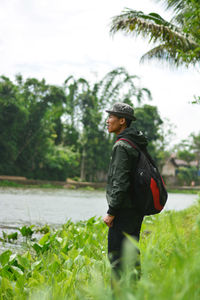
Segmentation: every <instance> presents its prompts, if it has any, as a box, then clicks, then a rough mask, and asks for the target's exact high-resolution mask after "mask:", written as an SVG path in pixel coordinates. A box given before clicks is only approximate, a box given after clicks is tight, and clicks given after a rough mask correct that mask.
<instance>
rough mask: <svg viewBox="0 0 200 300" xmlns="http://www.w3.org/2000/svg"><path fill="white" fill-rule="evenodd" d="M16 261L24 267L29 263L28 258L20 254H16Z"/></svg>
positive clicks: (27, 266) (26, 267)
mask: <svg viewBox="0 0 200 300" xmlns="http://www.w3.org/2000/svg"><path fill="white" fill-rule="evenodd" d="M17 262H18V264H19V265H21V266H22V267H23V268H24V269H29V268H30V266H31V264H30V261H29V260H28V258H26V257H22V256H21V255H17Z"/></svg>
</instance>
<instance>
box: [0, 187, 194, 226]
mask: <svg viewBox="0 0 200 300" xmlns="http://www.w3.org/2000/svg"><path fill="white" fill-rule="evenodd" d="M197 198H198V196H197V195H194V194H169V199H168V202H167V205H166V208H165V209H166V210H172V209H173V210H181V209H184V208H187V207H188V206H190V205H192V204H193V203H194V202H195V201H196V199H197ZM106 211H107V203H106V197H105V192H104V191H82V190H67V189H62V190H58V189H56V190H55V189H19V188H16V189H15V188H0V227H1V228H2V227H13V228H14V227H17V226H20V225H22V224H41V225H42V224H50V225H56V224H57V225H59V224H63V223H65V222H66V221H67V220H69V219H71V220H72V221H78V220H86V219H88V218H90V217H93V216H97V217H99V216H104V215H105V214H106Z"/></svg>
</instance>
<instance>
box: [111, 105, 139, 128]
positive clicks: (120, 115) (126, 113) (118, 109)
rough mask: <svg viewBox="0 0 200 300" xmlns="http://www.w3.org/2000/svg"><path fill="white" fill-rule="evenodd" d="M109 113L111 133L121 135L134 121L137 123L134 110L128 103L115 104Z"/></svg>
mask: <svg viewBox="0 0 200 300" xmlns="http://www.w3.org/2000/svg"><path fill="white" fill-rule="evenodd" d="M106 112H108V113H109V117H108V119H107V126H108V131H109V132H114V133H116V134H119V133H121V132H122V131H123V130H124V129H125V128H126V127H129V126H130V124H131V122H132V121H135V120H136V118H135V116H134V110H133V108H132V107H131V106H130V105H128V104H126V103H115V104H114V105H113V107H112V109H111V110H106Z"/></svg>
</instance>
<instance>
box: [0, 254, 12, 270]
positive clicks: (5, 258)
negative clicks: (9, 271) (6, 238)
mask: <svg viewBox="0 0 200 300" xmlns="http://www.w3.org/2000/svg"><path fill="white" fill-rule="evenodd" d="M11 254H12V251H11V250H7V251H5V252H3V253H2V254H1V255H0V263H1V265H2V266H5V265H6V264H7V263H8V262H9V260H10V256H11Z"/></svg>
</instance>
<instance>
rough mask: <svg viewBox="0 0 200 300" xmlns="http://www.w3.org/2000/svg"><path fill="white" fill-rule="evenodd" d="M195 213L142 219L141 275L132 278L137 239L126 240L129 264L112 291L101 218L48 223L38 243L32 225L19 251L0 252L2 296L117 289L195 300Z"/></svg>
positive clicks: (151, 299) (108, 293) (107, 297)
mask: <svg viewBox="0 0 200 300" xmlns="http://www.w3.org/2000/svg"><path fill="white" fill-rule="evenodd" d="M199 211H200V205H199V203H198V204H197V205H194V206H192V207H190V208H188V209H187V210H184V211H180V212H164V213H161V214H159V215H156V216H150V217H146V218H145V220H144V223H143V226H142V232H141V239H140V245H139V246H140V250H141V261H142V276H141V279H140V281H139V282H138V283H136V282H133V281H132V280H131V276H130V275H131V273H132V272H136V271H134V268H133V264H132V262H133V260H134V257H135V250H134V249H135V246H137V243H136V242H135V241H130V243H128V244H127V248H126V249H127V253H128V254H127V256H126V257H125V258H126V259H125V261H126V262H127V263H128V264H126V266H131V268H126V269H125V271H124V276H123V277H122V279H121V281H120V282H115V281H113V289H111V286H110V271H111V270H110V265H109V262H108V259H107V254H106V253H107V242H106V239H107V227H106V226H105V224H103V222H102V220H101V219H96V218H90V219H89V220H87V221H84V222H83V221H80V222H76V223H73V222H71V221H68V222H67V223H66V224H65V225H63V226H62V227H61V228H60V229H57V230H56V229H51V228H49V227H47V228H45V230H46V231H45V233H43V236H42V237H41V238H40V240H39V241H31V236H32V234H31V232H32V231H34V227H29V228H28V227H26V228H24V229H22V228H21V231H20V232H19V234H23V237H24V251H23V253H21V254H19V253H18V254H16V255H13V254H14V252H13V251H10V250H7V251H6V252H4V253H3V254H1V255H0V263H1V267H0V276H1V281H0V282H1V283H0V294H1V296H2V299H24V300H25V299H29V300H35V299H40V300H44V299H52V300H57V299H59V300H64V299H81V300H82V299H83V300H86V299H91V300H92V299H93V300H96V299H99V300H101V299H103V300H111V299H113V296H112V293H115V295H116V297H115V299H117V300H124V299H135V300H143V299H146V300H157V299H162V300H169V299H177V300H188V299H193V300H198V299H199V298H200V286H199V277H200V269H199V264H200V254H199V244H200V225H199V224H200V223H199ZM28 235H29V237H28ZM15 237H16V235H15ZM15 237H14V235H13V239H15ZM7 238H8V237H7ZM26 239H27V241H26ZM10 240H11V237H10ZM13 243H15V240H13ZM166 274H167V276H166Z"/></svg>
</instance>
